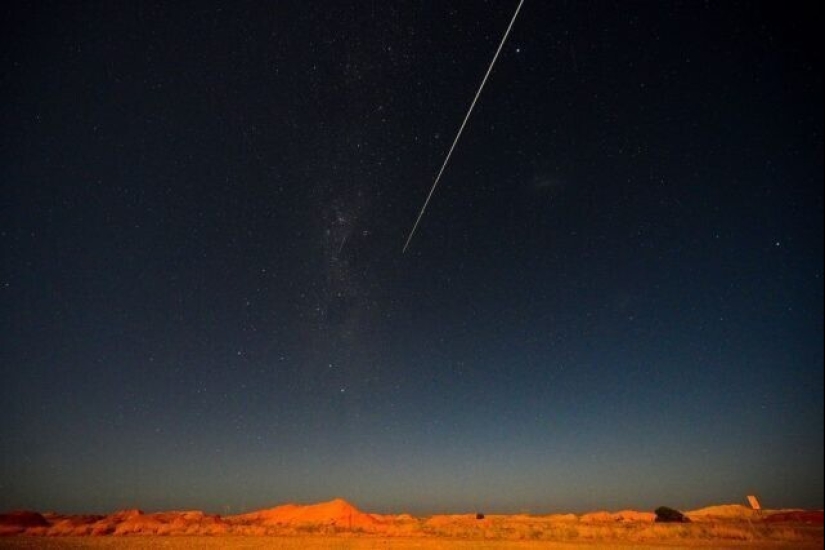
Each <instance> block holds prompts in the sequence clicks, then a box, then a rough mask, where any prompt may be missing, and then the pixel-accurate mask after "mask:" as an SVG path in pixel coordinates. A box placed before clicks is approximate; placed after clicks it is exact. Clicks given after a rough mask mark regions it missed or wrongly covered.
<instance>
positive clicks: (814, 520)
mask: <svg viewBox="0 0 825 550" xmlns="http://www.w3.org/2000/svg"><path fill="white" fill-rule="evenodd" d="M686 515H687V516H688V517H689V518H690V519H691V522H692V523H691V524H687V525H662V524H654V519H655V515H654V514H653V513H652V512H638V511H634V510H623V511H620V512H592V513H588V514H583V515H580V516H577V515H574V514H554V515H546V516H531V515H525V514H518V515H487V516H483V517H482V516H478V517H477V516H476V515H475V514H463V515H435V516H430V517H427V518H416V517H413V516H410V515H407V514H402V515H379V514H369V513H365V512H362V511H360V510H358V509H357V508H355V507H354V506H353V505H351V504H349V503H348V502H346V501H344V500H342V499H335V500H332V501H330V502H324V503H320V504H313V505H297V504H285V505H282V506H277V507H275V508H270V509H265V510H259V511H256V512H250V513H246V514H240V515H233V516H224V517H221V516H219V515H215V514H206V513H204V512H201V511H172V512H158V513H144V512H142V511H140V510H124V511H120V512H115V513H113V514H108V515H61V514H54V513H45V514H41V513H38V512H31V511H17V512H10V513H6V514H0V535H30V536H49V537H55V536H57V537H65V536H105V535H113V536H123V535H190V536H191V535H210V536H215V535H247V536H261V535H275V536H306V535H335V534H342V535H347V536H352V535H356V534H362V535H365V536H371V535H379V536H385V537H387V536H388V537H421V538H426V537H435V538H443V537H447V538H453V539H462V538H463V539H487V540H495V539H506V540H515V539H519V540H522V539H528V540H579V541H596V540H625V541H634V542H639V541H649V540H663V539H679V540H684V539H692V540H715V539H717V538H719V539H725V540H732V541H737V540H738V541H780V542H781V541H788V540H794V541H797V542H800V543H801V542H806V543H808V542H811V541H813V542H816V541H821V540H822V527H821V526H822V521H823V520H822V511H802V510H783V511H777V512H773V513H771V512H766V513H764V514H763V515H761V516H757V515H756V514H755V512H753V511H752V510H750V509H749V508H747V507H745V506H740V505H724V506H712V507H709V508H703V509H701V510H695V511H692V512H687V513H686Z"/></svg>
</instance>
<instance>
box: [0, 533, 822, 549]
mask: <svg viewBox="0 0 825 550" xmlns="http://www.w3.org/2000/svg"><path fill="white" fill-rule="evenodd" d="M820 532H821V530H820ZM0 548H10V549H11V548H13V549H17V548H21V549H34V548H38V549H41V548H42V549H46V550H69V549H81V548H93V549H108V548H111V549H115V548H117V549H120V548H128V549H134V550H144V549H145V550H148V549H154V548H166V549H170V550H178V549H180V550H183V549H189V548H203V549H206V550H210V549H219V548H231V549H237V550H253V549H259V548H260V549H263V548H267V549H274V550H303V549H306V548H317V549H320V550H384V549H387V550H440V549H458V550H474V549H478V550H590V549H594V548H603V549H617V550H619V549H620V550H634V549H645V550H651V549H663V550H665V549H666V550H683V549H697V548H764V549H769V548H799V549H808V548H811V549H813V548H822V543H821V542H794V543H791V542H755V541H750V542H742V541H683V542H680V543H671V544H666V543H655V542H650V543H621V542H610V541H592V542H553V541H501V540H498V541H484V540H449V539H431V538H427V539H398V538H382V537H378V538H372V537H319V536H306V537H254V536H246V537H234V536H221V537H204V536H194V537H188V536H172V537H165V536H134V537H117V538H109V537H94V538H91V537H48V538H41V537H25V536H23V537H6V538H0Z"/></svg>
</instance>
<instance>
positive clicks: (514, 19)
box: [401, 0, 524, 254]
mask: <svg viewBox="0 0 825 550" xmlns="http://www.w3.org/2000/svg"><path fill="white" fill-rule="evenodd" d="M522 4H524V0H519V3H518V6H517V7H516V13H514V14H513V18H512V19H511V20H510V24H509V25H508V26H507V30H506V31H504V36H503V37H502V38H501V43H500V44H499V45H498V49H497V50H496V54H495V55H494V56H493V60H492V61H491V62H490V66H489V67H487V72H486V73H485V74H484V78H483V79H482V80H481V85H480V86H479V87H478V91H477V92H476V95H475V97H474V98H473V102H472V103H471V104H470V108H469V109H468V110H467V114H466V115H465V116H464V121H463V122H462V123H461V127H460V128H459V129H458V133H457V134H456V135H455V139H454V140H453V144H452V145H451V146H450V150H449V151H448V152H447V157H446V158H445V159H444V164H442V165H441V170H439V171H438V175H437V176H436V177H435V182H433V186H432V188H430V192H429V194H428V195H427V199H426V200H425V201H424V206H422V207H421V211H420V212H419V213H418V218H416V220H415V224H413V227H412V230H411V231H410V234H409V236H408V237H407V242H406V243H404V250H402V251H401V253H402V254H403V253H405V252H407V247H409V246H410V241H411V240H412V238H413V235H415V230H416V229H417V228H418V224H419V222H420V221H421V218H422V217H423V216H424V211H425V210H427V205H428V204H430V199H431V198H432V196H433V193H434V192H435V188H436V187H437V186H438V182H439V180H440V179H441V174H443V173H444V169H445V168H446V167H447V163H449V162H450V157H451V156H452V154H453V149H455V146H456V144H457V143H458V140H459V138H461V132H463V131H464V126H466V125H467V120H469V119H470V115H471V114H472V113H473V107H475V106H476V101H478V97H479V96H480V95H481V90H483V89H484V85H485V84H486V83H487V77H489V76H490V73H491V72H492V70H493V65H495V64H496V59H498V54H499V53H501V49H502V48H503V47H504V43H505V42H507V36H509V34H510V29H512V28H513V23H515V22H516V17H518V12H519V11H521V5H522Z"/></svg>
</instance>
